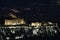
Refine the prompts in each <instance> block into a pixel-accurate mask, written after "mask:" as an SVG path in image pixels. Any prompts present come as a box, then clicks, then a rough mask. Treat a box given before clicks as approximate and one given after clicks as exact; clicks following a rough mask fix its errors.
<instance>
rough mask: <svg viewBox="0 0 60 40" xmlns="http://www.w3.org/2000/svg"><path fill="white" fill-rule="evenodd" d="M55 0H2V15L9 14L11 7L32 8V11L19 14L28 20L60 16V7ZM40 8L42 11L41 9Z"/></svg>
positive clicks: (0, 13)
mask: <svg viewBox="0 0 60 40" xmlns="http://www.w3.org/2000/svg"><path fill="white" fill-rule="evenodd" d="M55 4H56V3H55V0H16V1H15V0H0V15H7V14H8V12H9V8H18V9H20V8H30V9H31V11H32V12H31V11H29V12H27V13H24V12H23V11H22V13H20V14H19V16H22V17H23V18H27V19H28V20H31V19H32V20H36V21H38V20H40V18H42V19H46V20H47V19H53V20H57V19H59V18H60V8H58V7H56V5H55ZM39 10H40V11H39Z"/></svg>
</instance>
